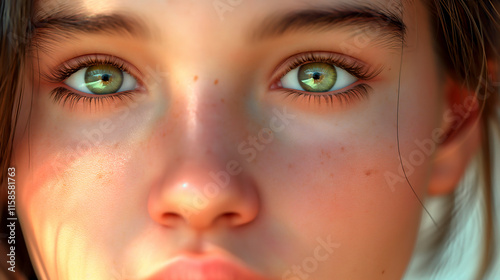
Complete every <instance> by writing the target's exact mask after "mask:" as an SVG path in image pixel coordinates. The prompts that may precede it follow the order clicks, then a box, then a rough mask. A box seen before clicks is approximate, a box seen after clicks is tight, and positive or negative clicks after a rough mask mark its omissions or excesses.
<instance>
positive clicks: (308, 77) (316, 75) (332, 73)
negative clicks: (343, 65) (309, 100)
mask: <svg viewBox="0 0 500 280" xmlns="http://www.w3.org/2000/svg"><path fill="white" fill-rule="evenodd" d="M298 79H299V84H300V86H301V87H302V89H304V90H306V91H310V92H327V91H330V90H331V89H332V88H333V86H334V85H335V83H336V82H337V70H336V69H335V67H334V66H333V65H330V64H327V63H322V62H315V63H308V64H304V65H302V66H301V67H300V68H299V71H298Z"/></svg>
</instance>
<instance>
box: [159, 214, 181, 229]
mask: <svg viewBox="0 0 500 280" xmlns="http://www.w3.org/2000/svg"><path fill="white" fill-rule="evenodd" d="M161 220H162V223H163V224H164V225H165V226H167V227H174V226H177V225H179V224H180V223H182V221H183V220H184V218H182V216H180V215H179V214H176V213H172V212H170V213H164V214H162V215H161Z"/></svg>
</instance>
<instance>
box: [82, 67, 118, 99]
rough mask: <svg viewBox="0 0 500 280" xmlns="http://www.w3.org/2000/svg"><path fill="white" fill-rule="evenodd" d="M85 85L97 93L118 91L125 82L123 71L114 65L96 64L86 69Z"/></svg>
mask: <svg viewBox="0 0 500 280" xmlns="http://www.w3.org/2000/svg"><path fill="white" fill-rule="evenodd" d="M84 81H85V86H86V87H87V89H88V90H89V91H90V92H91V93H93V94H97V95H104V94H112V93H116V92H117V91H118V90H119V89H120V87H121V86H122V84H123V74H122V71H121V70H120V69H118V68H116V67H114V66H111V65H107V64H101V65H94V66H91V67H89V68H87V70H86V71H85V76H84Z"/></svg>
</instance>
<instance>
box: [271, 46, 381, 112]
mask: <svg viewBox="0 0 500 280" xmlns="http://www.w3.org/2000/svg"><path fill="white" fill-rule="evenodd" d="M290 60H291V62H289V61H290ZM350 60H352V61H350ZM313 62H322V63H328V64H331V65H335V66H337V67H339V68H342V69H344V70H346V71H347V72H348V73H349V74H351V75H353V76H355V77H356V78H358V79H359V80H364V81H369V80H371V79H373V78H375V77H376V76H377V75H378V74H379V73H380V72H381V70H382V69H371V68H370V67H367V66H365V65H362V64H361V63H360V62H358V61H356V60H354V59H348V58H346V57H345V56H343V55H340V54H336V53H321V54H319V53H301V54H297V55H295V56H293V57H291V58H289V59H287V60H286V61H285V62H284V63H283V64H285V65H287V66H286V67H285V68H284V69H283V70H282V71H280V72H279V73H280V75H279V76H278V78H277V79H275V80H274V82H273V85H275V84H277V83H279V82H280V80H281V79H282V78H283V77H284V76H285V75H286V74H287V73H288V72H290V71H291V70H293V69H295V68H297V67H300V66H302V65H304V64H308V63H313ZM283 64H282V65H283ZM281 67H282V66H279V67H278V68H281ZM278 90H280V91H282V92H283V93H284V94H286V97H292V98H293V99H297V98H306V99H307V102H312V101H315V102H317V103H318V104H320V103H321V101H323V102H326V103H327V104H333V102H334V99H335V100H337V102H339V103H340V104H341V105H343V104H344V103H349V102H351V101H353V100H354V99H358V100H359V99H362V98H364V97H366V96H367V94H368V92H369V91H370V90H371V87H370V86H369V85H368V84H365V83H364V84H357V85H356V86H354V87H353V88H350V89H348V90H346V91H343V92H337V93H318V94H315V93H309V92H306V91H298V90H295V89H289V88H278Z"/></svg>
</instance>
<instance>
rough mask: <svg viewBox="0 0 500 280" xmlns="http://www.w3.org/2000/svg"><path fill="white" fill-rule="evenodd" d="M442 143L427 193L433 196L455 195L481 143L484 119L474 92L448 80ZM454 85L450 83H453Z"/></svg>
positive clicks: (438, 149) (437, 152) (436, 155)
mask: <svg viewBox="0 0 500 280" xmlns="http://www.w3.org/2000/svg"><path fill="white" fill-rule="evenodd" d="M448 83H449V84H448V87H447V93H448V97H449V98H448V102H447V109H446V110H445V113H444V116H443V119H444V125H443V126H444V131H446V133H445V134H444V136H443V139H442V141H441V142H440V143H439V144H438V147H437V149H436V154H435V158H434V166H433V169H432V173H431V178H430V182H429V188H428V192H429V194H430V195H447V194H450V193H452V192H453V191H454V190H455V189H456V187H457V185H458V183H459V182H460V180H461V179H462V177H463V175H464V173H465V170H466V169H467V166H468V165H469V163H470V161H471V160H472V158H473V157H474V155H475V154H476V152H477V150H478V148H479V146H480V144H481V129H482V128H481V117H480V114H479V106H478V101H477V99H476V98H475V96H474V93H473V92H469V91H467V92H464V89H463V88H461V87H458V85H457V84H456V83H455V82H453V81H449V82H448ZM450 83H451V84H450Z"/></svg>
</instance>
